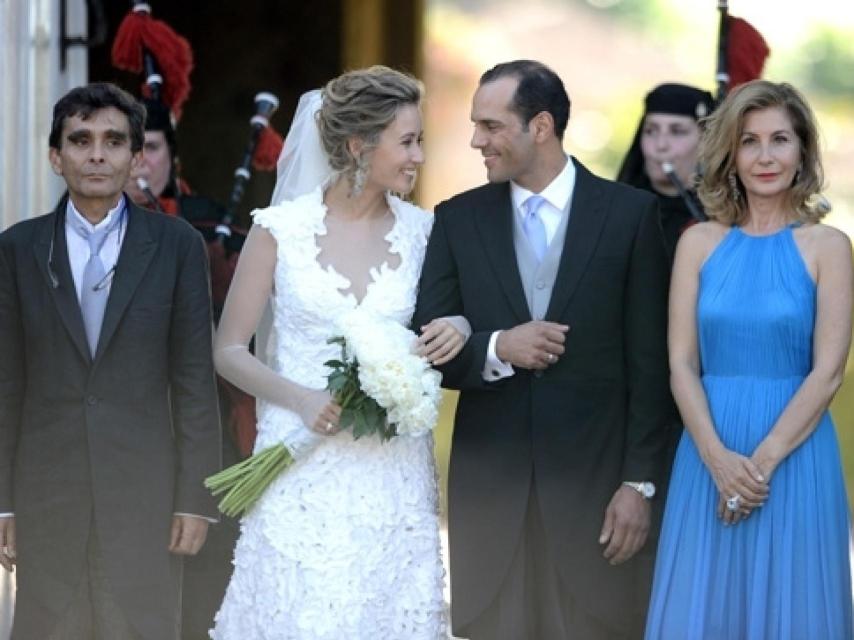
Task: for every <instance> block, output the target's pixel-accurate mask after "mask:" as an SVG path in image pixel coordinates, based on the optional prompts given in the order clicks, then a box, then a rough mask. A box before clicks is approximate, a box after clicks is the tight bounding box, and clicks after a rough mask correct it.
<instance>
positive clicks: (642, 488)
mask: <svg viewBox="0 0 854 640" xmlns="http://www.w3.org/2000/svg"><path fill="white" fill-rule="evenodd" d="M623 484H624V485H626V486H627V487H631V488H632V489H634V490H635V491H637V492H638V493H639V494H641V495H642V496H643V497H644V498H646V499H647V500H651V499H652V497H653V496H654V495H655V485H654V484H653V483H651V482H623Z"/></svg>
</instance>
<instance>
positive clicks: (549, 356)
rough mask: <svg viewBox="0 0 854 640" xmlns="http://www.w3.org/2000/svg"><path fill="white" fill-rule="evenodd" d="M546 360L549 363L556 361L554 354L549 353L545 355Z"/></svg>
mask: <svg viewBox="0 0 854 640" xmlns="http://www.w3.org/2000/svg"><path fill="white" fill-rule="evenodd" d="M546 360H547V361H548V362H550V363H551V362H554V361H555V360H557V358H556V357H555V354H553V353H549V354H547V355H546Z"/></svg>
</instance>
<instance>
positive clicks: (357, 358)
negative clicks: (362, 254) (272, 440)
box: [205, 308, 441, 516]
mask: <svg viewBox="0 0 854 640" xmlns="http://www.w3.org/2000/svg"><path fill="white" fill-rule="evenodd" d="M339 331H340V335H337V336H336V337H334V338H330V340H329V341H328V342H329V343H330V344H337V345H339V346H340V347H341V356H340V358H339V359H335V360H329V361H327V362H326V363H324V364H325V365H326V366H327V367H329V368H330V370H331V371H330V373H329V375H328V376H327V383H326V389H327V390H328V391H329V392H330V393H331V394H332V397H333V398H334V400H335V402H337V403H338V404H339V405H340V406H341V419H340V421H339V426H340V428H341V429H350V430H351V431H352V434H353V437H354V438H356V439H358V438H361V437H363V436H367V435H371V434H377V435H378V436H379V438H380V439H381V440H382V441H386V440H390V439H391V438H393V437H394V436H397V435H409V436H420V435H423V434H425V433H427V432H428V431H430V430H431V429H432V428H433V426H434V425H435V424H436V420H437V418H438V414H439V401H440V400H441V390H440V386H439V384H440V382H441V374H439V372H437V371H435V370H434V369H432V368H431V367H430V364H429V363H428V362H427V360H425V359H424V358H422V357H420V356H418V355H416V354H415V353H414V349H415V341H416V337H415V334H414V333H412V332H411V331H410V330H409V329H407V328H406V327H404V326H402V325H400V324H398V323H396V322H393V321H390V320H387V319H385V318H381V317H379V316H377V315H375V314H372V313H370V312H368V311H365V310H363V309H361V308H356V309H355V310H353V311H351V312H349V313H347V314H345V316H344V317H342V318H341V320H340V322H339ZM293 461H294V453H293V452H292V451H291V450H289V449H288V447H287V446H286V445H284V444H278V445H275V446H273V447H269V448H267V449H264V450H263V451H260V452H258V453H256V454H254V455H252V456H250V457H249V458H247V459H246V460H244V461H243V462H240V463H238V464H236V465H234V466H232V467H229V468H228V469H224V470H223V471H220V472H219V473H217V474H215V475H213V476H211V477H209V478H207V479H206V480H205V486H206V487H207V488H208V489H210V490H211V492H212V493H213V494H214V495H215V496H218V495H221V494H225V495H224V496H223V498H222V501H221V502H220V504H219V509H220V511H222V512H223V513H224V514H226V515H227V516H238V515H243V514H244V513H246V512H247V511H248V510H249V509H250V508H251V507H252V505H254V504H255V502H256V501H257V500H258V498H259V497H261V494H262V493H263V492H264V490H265V489H266V488H267V487H268V486H269V485H270V483H271V482H272V481H273V480H274V479H275V478H276V477H277V476H278V475H279V474H280V473H281V472H282V471H284V470H285V469H287V468H288V467H289V466H290V465H291V464H292V463H293Z"/></svg>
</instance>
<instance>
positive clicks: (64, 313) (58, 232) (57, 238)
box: [33, 198, 92, 362]
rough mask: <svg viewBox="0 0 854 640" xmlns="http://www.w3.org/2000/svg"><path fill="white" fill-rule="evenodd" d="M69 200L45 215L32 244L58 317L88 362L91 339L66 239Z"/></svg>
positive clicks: (60, 203)
mask: <svg viewBox="0 0 854 640" xmlns="http://www.w3.org/2000/svg"><path fill="white" fill-rule="evenodd" d="M66 203H67V198H62V200H60V202H59V205H58V206H57V207H56V210H55V211H54V212H53V214H52V215H50V216H47V217H46V218H44V222H43V225H42V227H41V229H39V231H38V236H37V240H36V242H35V244H34V245H33V253H34V254H35V258H36V264H37V265H38V268H39V271H40V272H41V274H42V276H43V277H44V281H45V286H46V287H47V289H48V291H50V295H51V297H52V298H53V302H54V304H55V305H56V311H57V313H58V314H59V319H60V320H61V321H62V324H63V325H64V326H65V329H66V331H68V335H69V337H70V338H71V341H72V342H73V343H74V346H76V347H77V350H78V351H79V352H80V356H81V357H82V358H83V359H84V360H85V361H86V362H91V361H92V356H91V354H90V353H89V343H88V342H87V341H86V329H85V328H84V327H83V315H82V314H81V312H80V302H79V301H78V300H77V290H76V289H75V288H74V279H73V278H72V276H71V263H70V262H69V260H68V244H67V243H66V241H65V207H66ZM51 245H53V255H51ZM48 263H50V264H48ZM51 272H52V273H53V276H51ZM54 278H55V280H54ZM54 284H56V286H54Z"/></svg>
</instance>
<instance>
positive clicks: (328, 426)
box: [326, 422, 335, 433]
mask: <svg viewBox="0 0 854 640" xmlns="http://www.w3.org/2000/svg"><path fill="white" fill-rule="evenodd" d="M334 429H335V425H334V424H332V423H331V422H327V423H326V433H332V431H333V430H334Z"/></svg>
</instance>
